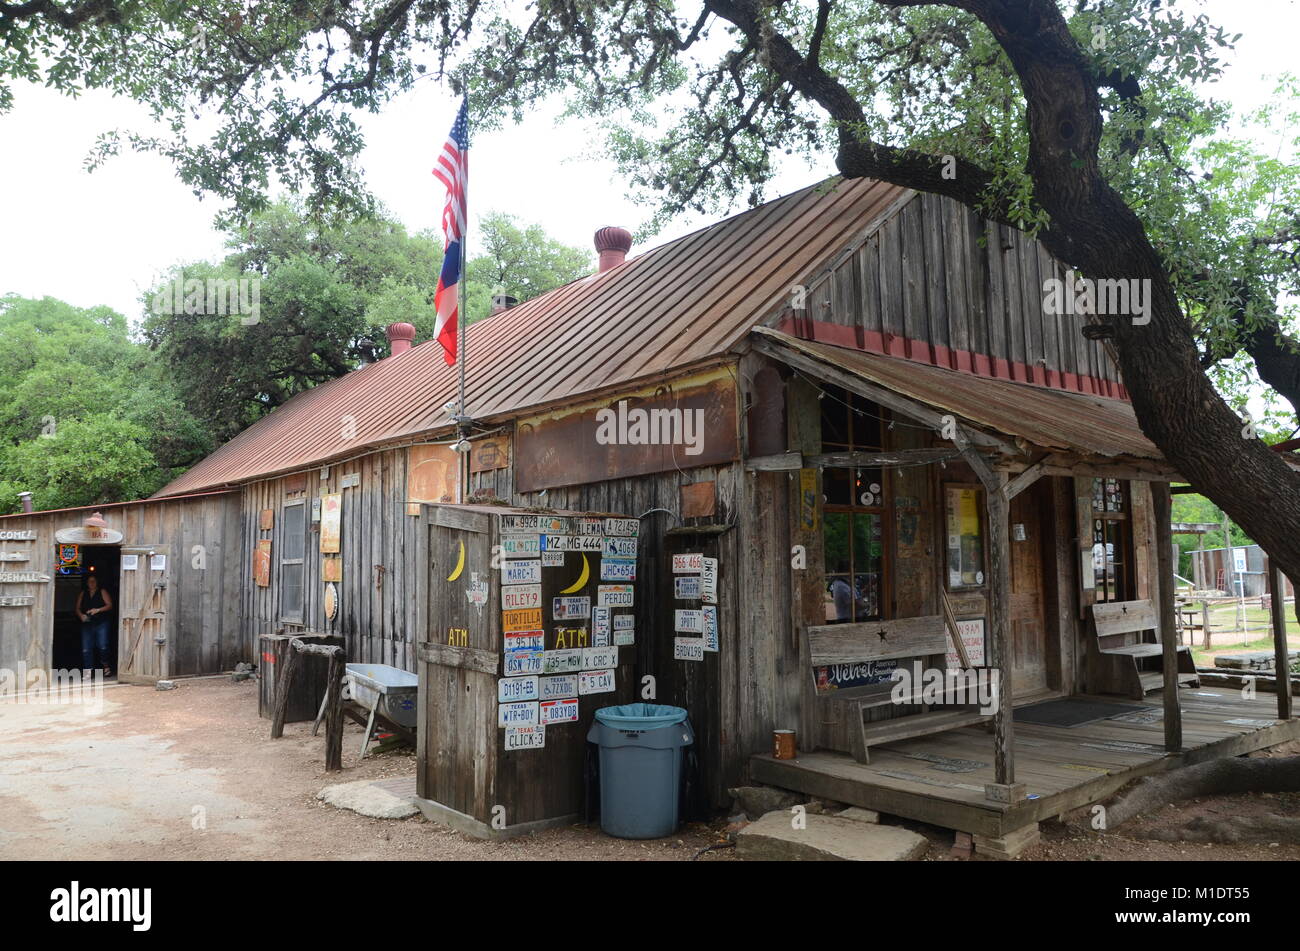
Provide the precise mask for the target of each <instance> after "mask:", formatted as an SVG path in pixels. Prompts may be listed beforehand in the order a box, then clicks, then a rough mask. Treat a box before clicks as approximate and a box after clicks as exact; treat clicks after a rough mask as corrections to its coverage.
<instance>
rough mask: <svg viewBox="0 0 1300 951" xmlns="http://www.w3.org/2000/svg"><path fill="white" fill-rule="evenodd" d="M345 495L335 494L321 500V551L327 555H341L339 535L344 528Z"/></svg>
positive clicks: (324, 496) (323, 496) (322, 497)
mask: <svg viewBox="0 0 1300 951" xmlns="http://www.w3.org/2000/svg"><path fill="white" fill-rule="evenodd" d="M342 516H343V494H342V493H341V492H335V493H333V494H331V495H322V496H321V499H320V550H321V551H322V552H324V553H326V554H332V555H337V554H338V553H339V533H340V531H341V527H342Z"/></svg>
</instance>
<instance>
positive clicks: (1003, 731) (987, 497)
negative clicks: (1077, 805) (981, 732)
mask: <svg viewBox="0 0 1300 951" xmlns="http://www.w3.org/2000/svg"><path fill="white" fill-rule="evenodd" d="M953 442H954V443H955V444H956V446H957V448H958V449H960V450H961V455H962V458H963V459H965V460H966V462H967V463H968V464H969V465H970V467H971V468H972V469H973V470H975V475H976V476H977V477H978V478H979V480H980V483H981V484H982V485H983V486H984V510H985V512H986V514H987V518H988V533H989V617H988V624H987V627H988V631H989V638H988V641H989V643H988V658H987V660H988V664H989V666H990V667H992V668H993V669H994V670H995V671H996V672H997V678H998V709H997V712H996V713H995V714H994V715H993V779H994V781H993V782H992V783H987V784H985V786H984V796H985V798H987V799H991V800H993V801H995V802H1004V803H1018V802H1020V801H1022V800H1023V799H1024V798H1025V791H1024V787H1023V786H1022V785H1020V784H1017V783H1016V764H1015V752H1014V742H1015V736H1014V729H1013V726H1012V720H1011V695H1012V692H1013V688H1012V685H1011V642H1010V637H1009V631H1008V623H1007V621H1008V618H1009V617H1010V614H1011V525H1010V524H1009V523H1010V519H1011V503H1010V502H1009V501H1007V494H1006V492H1005V489H1004V486H1005V485H1006V482H1007V474H1006V473H1005V472H994V471H993V467H992V466H990V465H989V463H988V460H986V459H985V458H984V457H983V456H982V455H980V454H979V453H978V452H977V451H976V450H975V448H974V447H973V446H972V445H971V443H970V441H969V439H968V438H967V436H966V434H965V433H964V432H960V431H959V432H958V434H957V436H956V438H955V439H954V440H953Z"/></svg>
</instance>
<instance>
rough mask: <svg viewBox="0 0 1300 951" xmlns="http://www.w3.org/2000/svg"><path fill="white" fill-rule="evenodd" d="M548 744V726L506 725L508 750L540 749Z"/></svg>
mask: <svg viewBox="0 0 1300 951" xmlns="http://www.w3.org/2000/svg"><path fill="white" fill-rule="evenodd" d="M545 746H546V727H544V726H541V725H538V726H508V727H506V752H510V751H511V750H540V749H543V748H544V747H545Z"/></svg>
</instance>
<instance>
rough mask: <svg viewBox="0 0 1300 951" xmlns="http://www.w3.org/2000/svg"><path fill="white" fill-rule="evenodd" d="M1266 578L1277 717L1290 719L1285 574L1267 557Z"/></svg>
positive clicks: (1289, 661)
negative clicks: (1270, 594)
mask: <svg viewBox="0 0 1300 951" xmlns="http://www.w3.org/2000/svg"><path fill="white" fill-rule="evenodd" d="M1268 567H1269V572H1268V580H1269V583H1270V584H1271V585H1272V587H1273V591H1272V597H1271V598H1270V599H1269V600H1270V605H1269V608H1270V610H1271V612H1272V616H1273V671H1274V673H1275V674H1276V677H1277V718H1278V719H1279V720H1290V719H1291V658H1290V656H1289V655H1288V654H1287V646H1286V576H1285V575H1283V574H1282V571H1281V569H1280V568H1274V567H1273V559H1272V558H1270V559H1268Z"/></svg>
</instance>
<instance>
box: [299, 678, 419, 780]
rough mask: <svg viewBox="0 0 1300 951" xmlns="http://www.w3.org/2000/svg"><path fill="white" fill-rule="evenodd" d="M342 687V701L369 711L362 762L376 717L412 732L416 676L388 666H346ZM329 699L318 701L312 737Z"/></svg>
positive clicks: (362, 747) (417, 679) (414, 712)
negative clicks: (319, 702) (318, 710)
mask: <svg viewBox="0 0 1300 951" xmlns="http://www.w3.org/2000/svg"><path fill="white" fill-rule="evenodd" d="M343 685H344V691H345V692H344V697H345V698H347V699H350V700H352V701H353V702H355V703H356V704H357V705H358V706H360V707H362V708H364V709H366V710H369V711H370V717H369V718H368V719H367V721H366V725H365V727H366V732H365V736H363V737H362V738H361V757H362V758H363V759H364V758H365V755H366V750H367V749H368V748H369V746H370V738H371V736H372V735H373V734H374V732H375V717H376V715H378V716H381V717H383V718H384V719H385V720H389V721H391V722H392V723H393V724H394V725H395V726H398V727H401V728H403V729H404V730H408V731H413V730H414V729H415V721H416V700H417V695H418V692H419V688H420V678H419V677H418V676H416V675H415V674H413V673H411V672H410V671H407V670H402V669H401V668H400V667H390V666H389V665H388V664H348V665H347V672H346V673H345V674H344V676H343ZM328 699H329V697H328V695H326V697H325V698H324V699H322V700H321V705H320V712H319V713H317V714H316V722H315V724H313V725H312V733H313V735H314V734H315V733H316V730H317V728H318V727H319V726H320V722H321V720H322V719H323V718H324V716H325V704H326V703H327V702H328ZM409 738H410V737H408V739H409Z"/></svg>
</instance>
